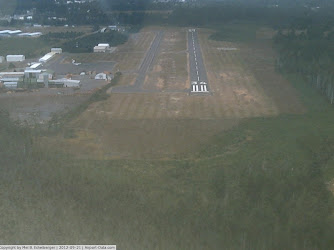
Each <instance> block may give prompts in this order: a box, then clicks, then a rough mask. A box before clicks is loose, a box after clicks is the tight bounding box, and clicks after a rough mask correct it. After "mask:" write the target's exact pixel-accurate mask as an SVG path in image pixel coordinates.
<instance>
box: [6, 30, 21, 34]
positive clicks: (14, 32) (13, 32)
mask: <svg viewBox="0 0 334 250" xmlns="http://www.w3.org/2000/svg"><path fill="white" fill-rule="evenodd" d="M20 33H22V30H10V31H8V34H9V35H17V34H20Z"/></svg>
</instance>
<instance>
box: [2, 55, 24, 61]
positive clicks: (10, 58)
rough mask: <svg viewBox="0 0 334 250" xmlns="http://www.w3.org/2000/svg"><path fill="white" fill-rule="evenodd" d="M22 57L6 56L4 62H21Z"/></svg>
mask: <svg viewBox="0 0 334 250" xmlns="http://www.w3.org/2000/svg"><path fill="white" fill-rule="evenodd" d="M25 59H26V58H25V56H24V55H7V56H6V61H7V62H23V61H24V60H25Z"/></svg>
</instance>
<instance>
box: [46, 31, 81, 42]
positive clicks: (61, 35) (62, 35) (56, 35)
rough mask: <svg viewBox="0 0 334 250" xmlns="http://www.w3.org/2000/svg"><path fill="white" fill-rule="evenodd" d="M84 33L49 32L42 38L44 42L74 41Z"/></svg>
mask: <svg viewBox="0 0 334 250" xmlns="http://www.w3.org/2000/svg"><path fill="white" fill-rule="evenodd" d="M83 34H84V33H83V32H75V31H66V32H49V33H47V34H45V35H42V36H41V39H44V40H59V39H73V38H76V37H78V36H82V35H83Z"/></svg>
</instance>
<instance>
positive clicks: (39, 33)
mask: <svg viewBox="0 0 334 250" xmlns="http://www.w3.org/2000/svg"><path fill="white" fill-rule="evenodd" d="M41 35H42V32H32V33H20V34H18V36H20V37H39V36H41Z"/></svg>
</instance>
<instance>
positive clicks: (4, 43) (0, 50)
mask: <svg viewBox="0 0 334 250" xmlns="http://www.w3.org/2000/svg"><path fill="white" fill-rule="evenodd" d="M51 47H52V44H48V43H47V42H46V41H43V40H42V39H40V38H24V37H12V38H1V39H0V55H4V56H6V55H12V54H14V55H25V56H26V58H33V57H38V56H41V55H44V54H45V53H47V52H49V51H50V49H51Z"/></svg>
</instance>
